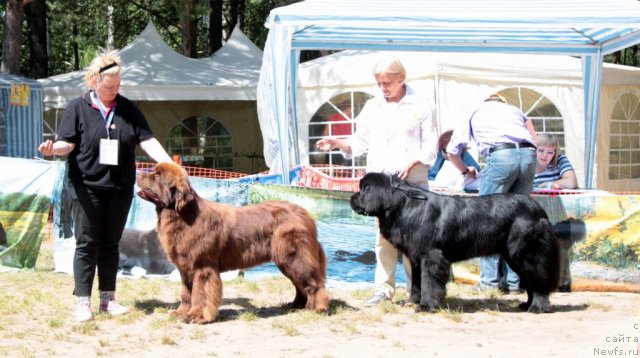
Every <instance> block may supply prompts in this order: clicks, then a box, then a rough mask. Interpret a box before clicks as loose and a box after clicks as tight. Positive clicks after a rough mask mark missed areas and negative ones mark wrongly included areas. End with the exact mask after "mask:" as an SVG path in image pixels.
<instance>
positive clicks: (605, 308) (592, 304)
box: [587, 301, 611, 312]
mask: <svg viewBox="0 0 640 358" xmlns="http://www.w3.org/2000/svg"><path fill="white" fill-rule="evenodd" d="M587 307H589V309H594V310H599V311H602V312H609V311H610V310H611V306H610V305H605V304H602V303H598V302H591V301H589V302H587Z"/></svg>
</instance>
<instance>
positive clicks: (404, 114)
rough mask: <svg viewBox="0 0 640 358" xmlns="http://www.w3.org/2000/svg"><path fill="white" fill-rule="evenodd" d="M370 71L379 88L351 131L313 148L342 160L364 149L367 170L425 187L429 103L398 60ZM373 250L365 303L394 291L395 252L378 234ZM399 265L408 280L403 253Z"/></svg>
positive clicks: (432, 131)
mask: <svg viewBox="0 0 640 358" xmlns="http://www.w3.org/2000/svg"><path fill="white" fill-rule="evenodd" d="M373 75H374V76H375V79H376V82H377V84H378V87H379V88H380V90H381V91H382V93H381V95H379V96H376V97H374V98H372V99H370V100H369V101H367V103H366V104H365V106H364V108H363V109H362V112H360V114H359V115H358V117H356V119H355V120H356V131H355V133H354V134H353V135H352V136H351V137H350V138H348V139H336V138H324V139H321V140H319V141H318V142H316V148H318V149H319V150H322V151H330V150H333V149H339V150H340V152H341V153H342V155H343V156H344V157H345V158H346V159H350V158H353V157H358V156H361V155H364V154H367V165H366V170H367V172H384V173H387V174H397V175H398V176H399V177H400V178H401V179H403V180H405V181H407V182H409V183H411V184H415V185H419V186H421V187H423V188H424V189H428V185H429V184H428V180H427V171H428V168H429V167H430V166H431V165H432V164H433V161H434V160H435V157H436V147H437V143H438V133H437V122H436V118H435V115H434V113H433V108H431V107H430V106H429V104H428V102H427V100H426V98H422V97H418V96H417V95H416V93H415V92H414V91H413V89H412V88H411V87H410V86H409V85H407V84H406V83H405V80H406V77H407V75H406V71H405V69H404V66H403V65H402V63H401V62H400V61H399V60H398V59H395V58H385V59H382V60H381V61H379V62H378V63H377V64H376V66H375V67H374V70H373ZM375 251H376V273H375V285H376V292H375V293H374V295H373V297H371V298H370V299H369V300H368V301H367V302H366V303H365V304H366V305H375V304H377V303H379V302H382V301H385V300H390V299H391V298H392V297H393V295H394V293H395V269H396V262H397V258H398V251H397V250H396V249H395V248H394V247H393V246H392V245H391V243H389V242H388V241H387V240H386V239H384V238H383V237H382V236H381V235H380V233H378V235H377V236H376V246H375ZM403 264H404V268H405V272H406V274H407V282H408V283H409V284H410V282H411V265H410V264H409V260H408V259H407V258H406V257H404V260H403ZM409 284H408V285H407V286H409Z"/></svg>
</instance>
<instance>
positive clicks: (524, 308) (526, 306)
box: [518, 302, 531, 311]
mask: <svg viewBox="0 0 640 358" xmlns="http://www.w3.org/2000/svg"><path fill="white" fill-rule="evenodd" d="M529 307H531V304H530V303H529V302H522V303H521V304H519V305H518V308H519V309H520V310H521V311H528V310H529Z"/></svg>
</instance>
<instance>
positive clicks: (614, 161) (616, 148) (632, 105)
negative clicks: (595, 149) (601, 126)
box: [609, 92, 640, 180]
mask: <svg viewBox="0 0 640 358" xmlns="http://www.w3.org/2000/svg"><path fill="white" fill-rule="evenodd" d="M610 125H611V132H610V133H611V134H610V138H609V139H610V143H611V144H610V147H609V179H611V180H623V179H638V178H640V98H639V97H638V95H637V94H635V93H632V92H625V93H624V94H622V96H620V98H618V101H617V102H616V105H615V106H614V108H613V113H612V115H611V124H610Z"/></svg>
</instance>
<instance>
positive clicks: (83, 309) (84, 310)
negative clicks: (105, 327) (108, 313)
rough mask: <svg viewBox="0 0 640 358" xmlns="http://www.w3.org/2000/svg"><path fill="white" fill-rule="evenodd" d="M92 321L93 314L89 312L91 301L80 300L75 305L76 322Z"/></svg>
mask: <svg viewBox="0 0 640 358" xmlns="http://www.w3.org/2000/svg"><path fill="white" fill-rule="evenodd" d="M92 319H93V312H92V311H91V301H89V300H80V301H78V302H77V303H76V321H77V322H87V321H91V320H92Z"/></svg>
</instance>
